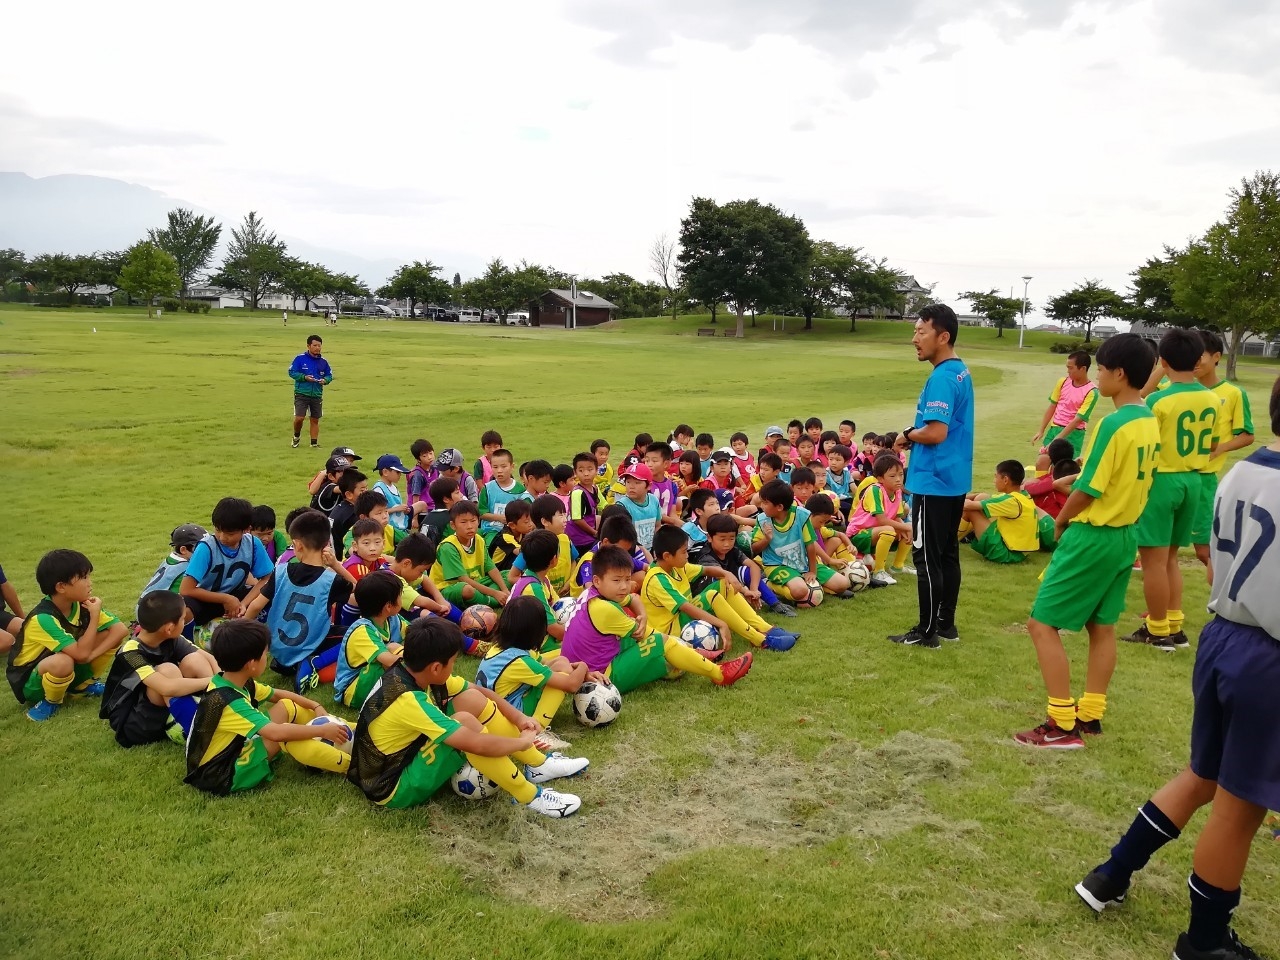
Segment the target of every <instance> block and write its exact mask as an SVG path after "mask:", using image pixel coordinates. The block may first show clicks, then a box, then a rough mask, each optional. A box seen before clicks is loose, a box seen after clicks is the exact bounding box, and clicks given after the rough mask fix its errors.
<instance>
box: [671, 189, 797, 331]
mask: <svg viewBox="0 0 1280 960" xmlns="http://www.w3.org/2000/svg"><path fill="white" fill-rule="evenodd" d="M811 247H812V244H811V242H810V240H809V232H808V231H807V230H806V229H805V226H804V223H803V222H801V220H800V219H799V218H798V217H793V216H790V215H788V214H784V213H783V212H782V211H781V210H779V209H778V208H777V207H775V206H773V205H772V204H767V203H761V202H760V201H759V200H731V201H729V202H728V203H726V204H723V205H719V204H717V203H716V202H715V201H713V200H708V199H706V198H704V197H696V198H694V200H693V203H692V204H691V205H690V208H689V216H687V217H685V218H684V219H683V220H681V221H680V248H681V249H680V253H679V256H678V257H677V260H678V262H679V263H680V268H681V271H682V274H683V276H684V278H685V284H686V285H687V286H688V288H689V290H690V291H691V292H694V291H697V292H695V293H694V295H695V296H696V297H697V298H698V299H699V300H703V301H706V300H708V299H710V298H713V297H714V298H716V299H722V300H725V301H728V302H731V303H732V304H733V306H734V311H735V313H736V314H737V319H738V324H737V329H736V331H735V333H736V335H737V336H739V337H741V336H742V335H743V324H744V320H745V318H746V314H747V311H748V310H751V309H754V308H755V307H756V306H758V305H760V304H769V303H786V302H794V301H796V300H797V299H798V298H799V292H800V290H801V289H802V288H803V286H804V281H805V275H806V271H807V269H808V265H809V256H810V250H811ZM717 292H719V294H720V296H718V297H717V296H716V294H717Z"/></svg>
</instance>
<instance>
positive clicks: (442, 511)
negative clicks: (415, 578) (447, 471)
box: [418, 477, 467, 544]
mask: <svg viewBox="0 0 1280 960" xmlns="http://www.w3.org/2000/svg"><path fill="white" fill-rule="evenodd" d="M465 499H467V498H466V497H465V496H463V493H462V491H461V490H460V489H459V488H458V481H456V480H452V479H450V478H449V477H437V478H436V479H435V480H433V481H432V483H431V501H432V503H434V504H435V507H434V508H432V509H431V510H428V511H427V512H426V513H424V514H422V515H421V516H420V517H419V518H418V532H419V533H421V534H422V535H423V536H424V537H426V538H427V539H428V540H430V541H431V542H432V543H433V544H438V543H439V542H440V541H442V540H443V539H444V538H445V537H447V536H449V534H451V533H453V525H452V524H451V523H450V522H449V511H450V510H452V509H453V505H454V504H455V503H459V502H461V501H463V500H465Z"/></svg>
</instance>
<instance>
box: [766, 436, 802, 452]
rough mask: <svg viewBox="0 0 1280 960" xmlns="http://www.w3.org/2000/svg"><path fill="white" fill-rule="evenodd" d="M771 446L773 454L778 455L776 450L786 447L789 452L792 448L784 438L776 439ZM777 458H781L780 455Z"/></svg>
mask: <svg viewBox="0 0 1280 960" xmlns="http://www.w3.org/2000/svg"><path fill="white" fill-rule="evenodd" d="M799 442H800V441H799V440H797V441H796V443H799ZM772 446H773V452H774V453H778V450H779V449H780V448H782V447H786V448H787V449H788V450H790V449H791V447H792V443H791V441H790V440H788V439H787V438H786V437H778V439H777V440H775V441H773V444H772ZM779 456H781V454H779Z"/></svg>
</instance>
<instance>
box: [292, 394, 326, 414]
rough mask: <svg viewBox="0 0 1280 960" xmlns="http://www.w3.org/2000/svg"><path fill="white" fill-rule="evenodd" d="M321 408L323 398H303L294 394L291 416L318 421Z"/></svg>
mask: <svg viewBox="0 0 1280 960" xmlns="http://www.w3.org/2000/svg"><path fill="white" fill-rule="evenodd" d="M323 406H324V398H323V397H303V396H299V395H298V394H296V393H295V394H294V395H293V415H294V416H295V417H308V416H309V417H312V418H313V419H315V420H319V419H320V417H321V413H320V410H321V408H322V407H323Z"/></svg>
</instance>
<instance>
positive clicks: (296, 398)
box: [289, 333, 333, 449]
mask: <svg viewBox="0 0 1280 960" xmlns="http://www.w3.org/2000/svg"><path fill="white" fill-rule="evenodd" d="M323 348H324V340H323V339H322V338H321V337H318V336H316V335H315V334H314V333H313V334H312V335H311V336H309V337H307V352H306V353H300V354H298V355H297V356H296V357H294V358H293V363H292V364H291V365H290V366H289V379H291V380H292V381H293V445H294V446H295V447H296V446H297V445H298V440H299V438H300V437H301V435H302V421H303V420H304V419H305V418H306V417H307V416H308V415H310V417H311V447H312V449H314V448H316V447H318V446H320V417H321V415H322V414H321V407H322V405H323V404H324V388H325V385H326V384H329V383H332V382H333V370H331V369H330V368H329V361H328V360H326V359H325V358H324V357H322V356H320V351H321V350H322V349H323Z"/></svg>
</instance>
